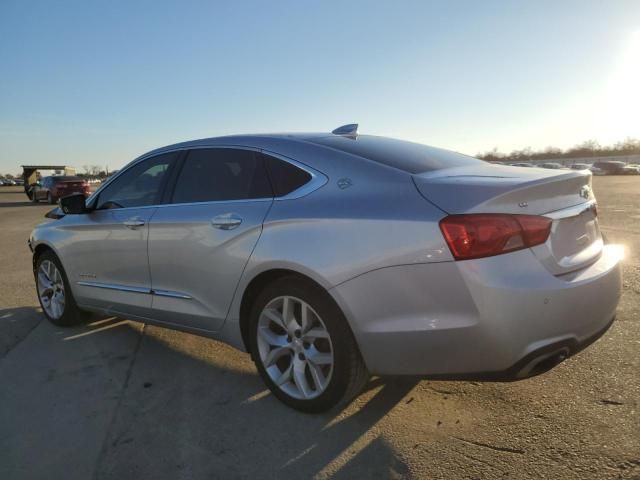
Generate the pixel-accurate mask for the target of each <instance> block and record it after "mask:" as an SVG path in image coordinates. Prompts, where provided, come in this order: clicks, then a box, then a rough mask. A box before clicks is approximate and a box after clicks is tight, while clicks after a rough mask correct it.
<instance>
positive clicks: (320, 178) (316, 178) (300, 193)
mask: <svg viewBox="0 0 640 480" xmlns="http://www.w3.org/2000/svg"><path fill="white" fill-rule="evenodd" d="M261 151H262V153H264V154H265V155H269V156H270V157H274V158H277V159H278V160H282V161H283V162H287V163H289V164H291V165H293V166H294V167H297V168H299V169H300V170H304V171H305V172H307V173H308V174H309V175H311V180H309V181H308V182H307V183H305V184H304V185H302V186H301V187H298V188H296V189H295V190H293V191H292V192H289V193H287V194H286V195H283V196H281V197H274V198H273V199H274V200H276V201H282V200H294V199H296V198H301V197H304V196H306V195H309V194H310V193H311V192H314V191H316V190H318V189H319V188H320V187H323V186H324V185H326V184H327V182H329V178H327V176H326V175H325V174H324V173H321V172H319V171H317V170H315V169H313V168H311V167H310V166H309V165H305V164H304V163H301V162H298V161H297V160H294V159H293V158H289V157H285V156H284V155H281V154H279V153H275V152H271V151H269V150H265V149H262V150H261Z"/></svg>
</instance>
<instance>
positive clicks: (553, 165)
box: [540, 162, 566, 170]
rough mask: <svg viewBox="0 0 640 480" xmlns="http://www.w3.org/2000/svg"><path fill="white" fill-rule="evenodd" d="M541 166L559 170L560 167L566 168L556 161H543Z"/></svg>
mask: <svg viewBox="0 0 640 480" xmlns="http://www.w3.org/2000/svg"><path fill="white" fill-rule="evenodd" d="M540 166H541V167H542V168H549V169H551V170H559V169H561V168H566V167H565V166H564V165H562V164H561V163H556V162H546V163H543V164H542V165H540Z"/></svg>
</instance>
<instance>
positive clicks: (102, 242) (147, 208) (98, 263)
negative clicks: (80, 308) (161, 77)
mask: <svg viewBox="0 0 640 480" xmlns="http://www.w3.org/2000/svg"><path fill="white" fill-rule="evenodd" d="M178 157H179V153H167V154H163V155H157V156H154V157H151V158H148V159H145V160H143V161H141V162H138V163H136V164H134V165H133V166H131V167H130V168H128V169H127V170H126V171H124V172H122V173H121V174H120V175H118V177H116V178H115V179H113V181H111V182H109V183H108V184H107V185H106V186H105V187H104V188H103V189H102V190H100V191H98V192H97V194H96V196H95V197H94V198H92V199H91V202H90V207H91V208H92V211H91V212H90V213H88V214H84V215H69V216H68V217H69V219H68V220H69V221H70V222H72V223H70V224H69V225H68V226H67V227H66V228H67V229H70V230H73V233H74V235H73V237H72V241H70V242H68V243H69V246H68V247H65V248H66V249H68V251H66V252H63V254H64V258H65V261H66V262H67V263H68V265H65V268H66V269H67V271H68V272H69V274H70V275H71V277H72V278H71V279H70V280H71V281H73V282H75V288H74V294H75V296H76V299H77V301H78V303H80V304H86V305H89V306H94V307H98V308H102V309H104V310H106V311H108V312H109V313H111V314H117V315H130V316H138V317H147V316H148V315H149V313H150V309H151V303H152V302H151V277H150V275H149V263H148V259H147V240H148V236H149V221H150V220H151V218H152V216H153V213H154V212H155V210H156V208H157V205H158V203H160V199H161V198H162V194H163V190H164V187H165V184H166V182H167V180H168V178H169V173H170V171H171V168H172V167H173V166H174V164H175V161H176V159H177V158H178ZM65 220H67V219H66V218H65Z"/></svg>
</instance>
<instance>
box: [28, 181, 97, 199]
mask: <svg viewBox="0 0 640 480" xmlns="http://www.w3.org/2000/svg"><path fill="white" fill-rule="evenodd" d="M72 193H82V194H84V195H85V196H89V194H90V193H91V192H90V188H89V183H88V182H87V181H85V180H83V179H82V178H80V177H76V176H69V175H66V176H65V175H60V176H51V177H44V178H43V179H42V180H41V181H39V182H38V183H36V184H34V185H33V186H32V187H31V190H30V197H31V201H32V202H39V201H40V200H46V201H47V202H49V203H51V204H53V203H56V202H57V201H58V199H59V198H61V197H64V196H66V195H71V194H72Z"/></svg>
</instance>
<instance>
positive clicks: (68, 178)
mask: <svg viewBox="0 0 640 480" xmlns="http://www.w3.org/2000/svg"><path fill="white" fill-rule="evenodd" d="M48 178H49V179H51V183H57V182H73V181H81V180H82V179H81V178H80V177H76V176H73V175H64V176H59V177H48Z"/></svg>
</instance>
